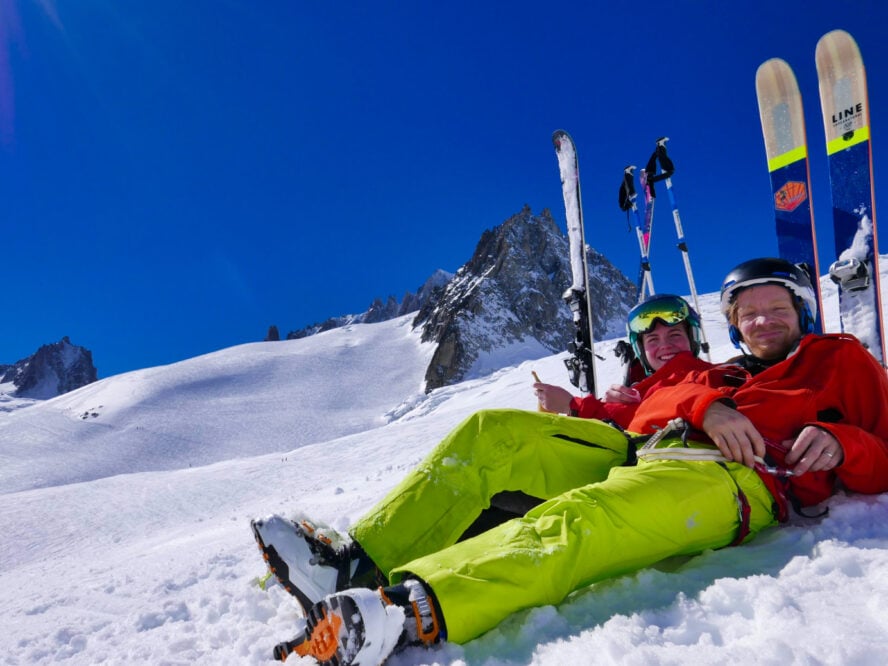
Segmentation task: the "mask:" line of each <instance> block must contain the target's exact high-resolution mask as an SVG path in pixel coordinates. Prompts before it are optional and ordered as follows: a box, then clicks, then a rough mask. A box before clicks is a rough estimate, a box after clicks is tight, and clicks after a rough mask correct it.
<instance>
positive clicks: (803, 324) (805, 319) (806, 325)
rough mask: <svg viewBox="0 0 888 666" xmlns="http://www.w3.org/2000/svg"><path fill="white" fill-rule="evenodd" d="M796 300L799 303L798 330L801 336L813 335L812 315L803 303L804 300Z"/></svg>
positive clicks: (798, 298)
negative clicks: (800, 331)
mask: <svg viewBox="0 0 888 666" xmlns="http://www.w3.org/2000/svg"><path fill="white" fill-rule="evenodd" d="M796 299H797V300H798V302H799V328H800V329H801V330H802V335H808V333H813V332H814V315H812V314H811V308H810V307H808V304H807V303H806V302H805V301H804V299H802V298H800V297H798V296H796Z"/></svg>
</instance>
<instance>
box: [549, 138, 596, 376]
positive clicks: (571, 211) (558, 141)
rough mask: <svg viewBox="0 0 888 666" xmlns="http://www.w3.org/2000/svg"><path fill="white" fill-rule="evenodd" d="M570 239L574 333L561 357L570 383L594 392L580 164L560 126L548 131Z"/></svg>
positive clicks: (568, 297)
mask: <svg viewBox="0 0 888 666" xmlns="http://www.w3.org/2000/svg"><path fill="white" fill-rule="evenodd" d="M552 143H553V144H555V153H556V155H557V156H558V169H559V171H560V172H561V191H562V194H563V195H564V211H565V214H566V217H567V233H568V237H569V239H570V267H571V273H572V276H573V283H572V284H571V286H570V287H569V288H568V290H567V291H566V292H565V293H564V300H565V301H567V304H568V306H569V307H570V310H571V313H572V314H573V321H574V328H575V332H574V333H575V335H574V340H573V342H572V343H571V344H570V346H569V351H570V352H571V357H570V358H567V359H565V361H564V364H565V365H566V366H567V370H568V373H569V374H570V381H571V383H572V384H573V385H574V386H576V387H577V388H578V389H580V390H581V391H584V392H586V393H592V394H594V393H595V351H594V342H593V340H594V338H593V335H592V316H591V314H592V307H591V301H590V294H589V265H588V258H587V253H586V237H585V232H584V230H583V204H582V200H581V197H580V167H579V162H578V161H577V149H576V146H575V145H574V142H573V139H572V138H571V137H570V135H569V134H568V133H567V132H565V131H564V130H558V131H557V132H555V133H554V134H553V135H552Z"/></svg>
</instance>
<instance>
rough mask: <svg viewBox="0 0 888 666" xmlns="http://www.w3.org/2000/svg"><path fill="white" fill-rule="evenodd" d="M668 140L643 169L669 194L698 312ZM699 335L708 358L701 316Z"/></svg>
mask: <svg viewBox="0 0 888 666" xmlns="http://www.w3.org/2000/svg"><path fill="white" fill-rule="evenodd" d="M667 141H669V137H668V136H662V137H660V138H659V139H657V147H656V148H655V149H654V153H653V155H651V159H650V160H648V163H647V167H645V170H646V171H647V172H648V175H650V176H651V179H652V181H653V182H656V181H660V180H662V181H663V182H664V183H665V184H666V192H667V193H668V194H669V203H670V204H671V205H672V219H673V220H674V221H675V233H676V235H677V236H678V249H679V250H681V257H682V260H683V261H684V267H685V274H686V275H687V278H688V287H690V290H691V298H692V299H693V300H694V308H695V309H696V310H697V313H698V314H699V313H700V301H699V299H698V298H697V285H696V283H695V282H694V272H693V270H692V269H691V257H690V252H689V251H688V244H687V241H686V240H685V235H684V228H683V227H682V225H681V216H680V215H679V214H678V203H677V202H676V200H675V192H674V190H673V189H672V174H673V173H675V165H674V164H673V162H672V160H671V159H670V158H669V155H667V153H666V142H667ZM657 164H659V165H660V169H661V171H660V173H657ZM700 336H701V337H702V338H703V341H702V344H701V345H700V347H701V349H702V350H703V353H704V354H706V360H711V359H710V358H709V342H708V341H707V339H706V330H705V329H704V328H703V318H702V316H701V317H700Z"/></svg>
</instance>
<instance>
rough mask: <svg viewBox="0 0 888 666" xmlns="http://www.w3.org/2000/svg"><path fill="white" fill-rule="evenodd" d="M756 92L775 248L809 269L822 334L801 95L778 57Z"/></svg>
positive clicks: (759, 77) (765, 68)
mask: <svg viewBox="0 0 888 666" xmlns="http://www.w3.org/2000/svg"><path fill="white" fill-rule="evenodd" d="M755 91H756V96H757V97H758V106H759V116H760V118H761V122H762V134H763V135H764V138H765V152H766V154H767V157H768V172H769V173H770V175H771V190H772V192H773V197H774V199H773V201H774V217H775V220H776V225H777V250H778V252H779V254H780V256H781V257H782V258H783V259H786V260H788V261H791V262H792V263H794V264H800V263H803V264H806V265H807V266H808V269H809V272H810V274H811V283H812V284H813V285H814V289H815V293H816V296H817V310H818V313H819V316H818V318H817V322H816V324H815V332H817V333H821V332H822V331H823V323H822V317H823V300H822V297H821V294H820V279H819V276H820V265H819V262H818V260H817V235H816V232H815V229H814V215H813V209H812V207H811V176H810V169H809V166H808V147H807V142H806V138H805V116H804V112H803V108H802V96H801V93H800V92H799V86H798V83H797V82H796V77H795V75H794V74H793V72H792V69H791V68H790V66H789V65H788V64H787V63H786V62H785V61H784V60H781V59H780V58H772V59H771V60H768V61H767V62H765V63H763V64H762V65H761V66H760V67H759V68H758V71H757V72H756V74H755Z"/></svg>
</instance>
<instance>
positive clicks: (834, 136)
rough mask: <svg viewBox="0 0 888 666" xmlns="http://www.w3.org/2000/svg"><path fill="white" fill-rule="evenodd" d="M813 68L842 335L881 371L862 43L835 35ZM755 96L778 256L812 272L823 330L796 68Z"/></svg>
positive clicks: (766, 71)
mask: <svg viewBox="0 0 888 666" xmlns="http://www.w3.org/2000/svg"><path fill="white" fill-rule="evenodd" d="M815 62H816V66H817V76H818V80H819V87H820V102H821V110H822V113H823V123H824V129H825V132H826V152H827V159H828V162H829V175H830V189H831V190H832V207H833V229H834V235H835V252H836V260H835V261H834V262H833V263H832V265H831V266H830V268H829V275H830V277H831V278H832V280H833V281H834V282H835V283H836V284H837V285H838V287H839V316H840V320H841V330H842V331H844V332H847V333H851V334H853V335H855V336H856V337H857V338H858V339H859V340H860V341H861V342H862V343H863V344H864V345H865V346H866V347H867V348H868V349H869V350H870V352H871V353H872V354H873V356H874V357H875V358H876V359H877V360H878V361H879V362H880V363H882V364H883V365H884V364H885V360H886V354H885V339H884V332H883V325H882V307H881V300H880V294H881V291H880V288H879V264H878V261H879V252H878V239H877V235H876V218H875V201H874V196H873V178H872V149H871V146H870V126H869V102H868V100H867V91H866V73H865V70H864V66H863V59H862V57H861V55H860V49H859V48H858V47H857V43H856V42H855V41H854V39H853V38H852V37H851V35H849V34H848V33H847V32H844V31H842V30H834V31H832V32H830V33H827V34H826V35H824V36H823V37H822V38H821V39H820V41H818V43H817V48H816V50H815ZM756 94H757V97H758V103H759V114H760V117H761V123H762V133H763V135H764V138H765V151H766V154H767V158H768V171H769V172H770V175H771V187H772V192H773V196H774V213H775V219H776V226H777V240H778V252H779V253H780V256H781V257H783V258H784V259H788V260H789V261H791V262H793V263H796V264H806V265H807V266H808V267H809V271H810V273H811V282H812V283H813V284H814V287H815V290H816V293H817V299H818V306H819V307H818V309H819V311H820V317H819V318H818V322H817V330H818V332H820V331H821V330H822V326H823V325H822V317H823V307H822V296H821V293H820V279H819V276H820V265H819V261H818V256H817V235H816V229H815V224H814V212H813V208H812V207H811V178H810V167H809V164H808V147H807V139H806V132H805V120H804V113H803V107H802V96H801V93H800V91H799V87H798V83H797V81H796V78H795V75H794V74H793V71H792V68H791V67H790V66H789V65H788V64H787V63H786V62H785V61H784V60H781V59H779V58H772V59H771V60H768V61H767V62H765V63H763V64H762V65H761V66H760V67H759V69H758V71H757V72H756Z"/></svg>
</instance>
